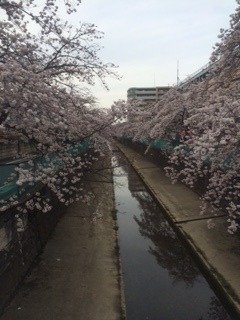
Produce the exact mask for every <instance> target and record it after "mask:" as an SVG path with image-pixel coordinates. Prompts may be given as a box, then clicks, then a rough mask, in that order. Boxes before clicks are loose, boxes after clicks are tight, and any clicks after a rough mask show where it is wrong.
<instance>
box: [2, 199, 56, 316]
mask: <svg viewBox="0 0 240 320" xmlns="http://www.w3.org/2000/svg"><path fill="white" fill-rule="evenodd" d="M52 201H54V200H52ZM61 212H62V210H61V208H60V207H59V206H57V207H55V209H54V210H52V211H51V212H48V213H42V212H39V211H38V212H37V211H35V212H31V213H29V214H19V213H18V212H17V210H16V209H14V208H12V209H9V210H7V211H5V212H1V213H0V314H1V313H2V311H3V308H4V307H5V305H6V304H7V303H8V301H9V300H10V298H11V297H12V295H13V293H14V292H15V290H16V288H17V287H18V285H19V283H20V282H21V280H22V278H23V277H24V276H25V274H26V272H27V271H28V270H29V268H30V266H31V264H32V263H33V261H34V259H35V258H36V257H37V256H38V255H39V253H40V252H41V251H42V248H43V247H44V245H45V243H46V242H47V240H48V238H49V235H50V234H51V232H52V231H53V229H54V227H55V226H56V224H57V222H58V220H59V218H60V216H61Z"/></svg>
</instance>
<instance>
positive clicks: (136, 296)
mask: <svg viewBox="0 0 240 320" xmlns="http://www.w3.org/2000/svg"><path fill="white" fill-rule="evenodd" d="M113 162H114V165H115V166H117V167H116V168H115V169H114V183H115V198H116V209H117V212H118V213H117V214H118V226H119V245H120V255H121V262H122V271H123V282H124V291H125V300H126V313H127V319H128V320H146V319H149V320H175V319H176V320H228V319H232V318H230V316H229V315H228V314H227V312H226V310H225V309H224V307H223V306H222V304H221V303H220V301H219V300H218V298H217V297H216V295H215V294H214V292H213V291H212V289H211V288H210V286H209V284H208V282H207V281H206V280H205V278H204V277H203V275H202V274H201V272H200V270H199V268H198V267H197V265H196V264H195V262H194V261H193V260H192V258H191V256H190V255H189V253H188V251H187V250H186V249H185V247H184V246H183V244H182V243H181V241H180V239H179V238H178V236H177V234H176V233H175V232H174V231H173V229H172V228H171V226H170V225H169V224H168V222H167V220H166V219H165V217H164V215H163V213H162V211H161V209H160V208H159V207H158V206H157V205H156V203H155V202H154V201H153V199H152V197H151V196H150V195H149V193H148V192H147V190H146V189H145V187H144V185H143V184H142V182H141V181H140V179H139V178H138V176H137V175H136V174H135V172H134V171H133V169H132V168H131V167H130V166H129V165H128V164H127V162H126V161H125V160H124V159H123V158H122V157H120V154H119V153H118V152H116V156H115V158H114V159H113Z"/></svg>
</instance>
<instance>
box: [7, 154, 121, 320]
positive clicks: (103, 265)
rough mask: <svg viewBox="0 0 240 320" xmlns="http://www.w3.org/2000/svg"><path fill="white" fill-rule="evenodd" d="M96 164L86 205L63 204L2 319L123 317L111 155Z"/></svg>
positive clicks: (114, 319) (88, 180)
mask: <svg viewBox="0 0 240 320" xmlns="http://www.w3.org/2000/svg"><path fill="white" fill-rule="evenodd" d="M98 165H99V167H98V168H95V173H94V174H93V173H92V174H91V173H90V174H88V175H87V176H86V183H85V187H84V189H85V192H92V193H93V194H94V199H93V200H92V202H91V205H90V206H88V205H86V204H85V203H83V202H81V201H79V202H77V203H75V204H73V205H71V206H70V207H68V208H67V209H66V212H65V214H64V215H63V217H62V218H61V220H60V221H59V223H58V225H57V226H56V228H55V230H54V232H53V233H52V236H51V237H50V239H49V241H48V243H47V244H46V246H45V248H44V250H43V253H42V254H41V255H40V256H39V258H38V259H37V261H36V262H35V265H34V266H33V268H32V270H31V271H30V272H29V274H28V275H27V276H26V278H25V279H24V281H23V282H22V284H21V286H20V288H19V290H18V291H17V293H16V295H15V297H14V298H13V300H12V302H11V303H10V304H9V306H8V307H7V308H6V309H5V312H4V314H3V315H2V317H1V320H22V319H24V320H61V319H62V320H75V319H76V320H79V319H84V320H99V319H101V320H120V319H123V317H124V313H123V305H122V296H121V278H120V271H119V257H118V245H117V234H116V223H115V220H114V210H115V209H114V208H115V206H114V192H113V181H112V171H111V169H110V168H111V162H110V157H108V159H105V163H104V164H103V163H99V164H98ZM104 168H106V169H104Z"/></svg>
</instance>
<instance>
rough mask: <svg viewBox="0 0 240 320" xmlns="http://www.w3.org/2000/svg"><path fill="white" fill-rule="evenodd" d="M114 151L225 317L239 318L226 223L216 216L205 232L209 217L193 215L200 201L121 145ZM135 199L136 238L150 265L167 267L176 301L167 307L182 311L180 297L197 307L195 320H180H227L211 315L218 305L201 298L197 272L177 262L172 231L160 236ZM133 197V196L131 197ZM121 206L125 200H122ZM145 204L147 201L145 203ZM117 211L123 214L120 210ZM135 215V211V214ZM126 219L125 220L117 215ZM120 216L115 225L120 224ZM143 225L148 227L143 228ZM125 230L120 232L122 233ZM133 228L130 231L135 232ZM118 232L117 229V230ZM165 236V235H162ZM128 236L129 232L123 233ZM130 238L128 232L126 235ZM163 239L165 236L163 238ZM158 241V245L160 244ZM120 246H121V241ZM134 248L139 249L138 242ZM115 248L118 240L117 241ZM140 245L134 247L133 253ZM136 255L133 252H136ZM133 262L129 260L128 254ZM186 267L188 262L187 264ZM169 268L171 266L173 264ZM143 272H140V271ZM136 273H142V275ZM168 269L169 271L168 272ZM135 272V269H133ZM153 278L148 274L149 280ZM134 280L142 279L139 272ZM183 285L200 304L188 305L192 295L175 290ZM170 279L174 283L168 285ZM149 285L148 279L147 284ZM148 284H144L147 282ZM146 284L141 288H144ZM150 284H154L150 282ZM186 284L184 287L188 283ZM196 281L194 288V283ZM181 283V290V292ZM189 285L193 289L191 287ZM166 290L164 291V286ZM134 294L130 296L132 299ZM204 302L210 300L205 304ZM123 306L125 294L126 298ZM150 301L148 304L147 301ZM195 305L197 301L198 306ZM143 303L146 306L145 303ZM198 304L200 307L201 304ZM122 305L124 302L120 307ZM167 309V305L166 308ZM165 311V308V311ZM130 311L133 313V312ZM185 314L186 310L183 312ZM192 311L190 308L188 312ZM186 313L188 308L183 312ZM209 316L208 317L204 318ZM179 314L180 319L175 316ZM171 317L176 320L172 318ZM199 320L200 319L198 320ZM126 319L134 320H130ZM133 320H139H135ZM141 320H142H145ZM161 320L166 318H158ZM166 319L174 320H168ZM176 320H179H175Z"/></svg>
mask: <svg viewBox="0 0 240 320" xmlns="http://www.w3.org/2000/svg"><path fill="white" fill-rule="evenodd" d="M117 146H118V148H119V149H120V150H121V151H122V152H123V153H124V154H125V156H126V157H127V159H128V160H129V162H130V163H131V165H132V166H133V167H134V169H135V170H136V172H137V173H138V175H139V176H140V177H141V178H142V180H143V182H144V184H145V185H146V186H147V189H148V191H150V193H151V195H152V196H153V198H154V201H156V202H157V203H158V204H159V205H161V207H162V208H163V209H164V210H163V211H164V216H165V217H167V219H168V220H169V221H170V224H171V226H172V227H173V229H174V231H177V233H178V234H180V236H181V238H182V239H184V241H185V242H186V244H187V247H188V248H189V249H190V251H191V252H192V256H193V257H194V259H196V260H197V262H198V264H199V265H200V267H201V269H203V270H204V272H205V274H206V275H207V278H208V280H209V282H210V283H211V285H212V286H213V287H214V289H215V291H216V292H217V293H218V296H219V297H221V300H222V301H223V302H224V303H226V305H228V306H229V307H230V310H231V313H232V312H233V315H232V319H239V318H240V316H239V314H240V312H239V311H240V308H239V306H240V304H239V301H240V300H239V298H240V281H239V280H240V276H239V263H240V254H239V253H240V252H239V247H240V239H239V237H237V236H231V235H229V234H228V233H227V232H226V222H225V219H224V218H223V217H222V216H221V213H219V217H216V216H214V219H215V220H216V227H215V228H214V229H212V230H209V229H208V228H207V219H208V217H209V216H211V213H209V214H207V216H205V217H201V216H200V215H199V211H200V210H199V206H200V200H199V199H198V196H197V195H196V194H195V193H194V192H193V191H191V190H189V189H188V188H186V187H185V186H184V185H182V184H181V183H177V184H176V185H173V184H172V183H171V181H169V180H168V179H167V178H166V177H165V175H164V173H163V171H162V170H161V169H160V168H158V167H157V166H156V165H155V164H154V163H152V162H151V161H149V160H147V159H146V158H145V157H143V156H141V155H140V154H138V153H136V152H135V151H133V150H132V149H131V148H129V147H126V146H125V145H122V144H119V143H117ZM131 193H132V195H134V197H135V201H137V204H135V206H136V207H139V205H140V204H141V205H142V204H143V205H144V209H141V210H142V213H140V216H138V217H137V216H136V215H135V213H134V214H133V216H134V215H135V218H134V219H135V221H136V223H137V224H138V228H139V231H140V234H141V235H142V236H143V237H145V238H146V239H148V241H149V240H151V243H150V244H148V247H149V252H151V255H152V256H154V257H155V260H157V261H158V264H159V262H160V264H162V265H165V269H166V266H167V265H171V267H170V271H167V273H169V274H170V275H171V276H170V277H171V278H172V282H173V283H175V284H174V286H175V289H176V291H175V292H176V293H177V292H178V294H177V295H176V296H172V298H169V299H167V300H168V301H170V300H171V301H174V304H176V306H178V305H183V306H184V308H187V307H186V305H185V304H184V303H183V302H182V296H184V295H186V297H187V300H188V299H189V301H188V302H189V303H190V306H191V305H194V302H193V301H192V300H191V299H193V300H194V301H195V303H196V301H197V305H198V303H199V304H200V305H201V303H203V309H202V312H203V313H202V315H199V317H198V315H195V318H194V317H191V316H190V314H188V317H186V315H185V318H184V316H183V318H182V319H227V318H226V315H225V314H224V312H222V311H216V310H218V307H219V302H216V301H217V300H216V298H215V297H213V296H211V294H209V293H206V291H205V289H203V287H204V286H205V284H204V286H203V283H202V280H200V279H199V271H195V268H193V267H191V263H188V262H187V263H184V262H181V261H184V259H183V260H181V259H180V257H181V255H182V253H181V254H180V253H179V252H182V251H181V250H180V249H179V248H178V246H176V247H175V246H174V245H173V242H174V241H173V239H174V237H171V234H172V231H170V229H169V227H167V229H166V231H163V225H164V224H165V222H163V221H161V219H162V218H160V214H157V215H156V214H154V213H153V211H152V209H151V210H147V209H146V207H147V203H148V202H149V201H146V194H145V193H144V192H142V191H140V190H138V191H135V192H131ZM137 194H138V195H137ZM124 201H125V202H126V200H124ZM150 202H151V201H150ZM120 211H123V212H124V211H126V210H125V209H123V210H122V209H121V210H120ZM135 211H136V210H135ZM123 216H126V214H123ZM121 217H122V216H121V214H120V219H122V218H121ZM148 224H149V225H148ZM126 228H129V227H126V226H125V229H126ZM135 228H136V227H135ZM120 229H121V228H120ZM167 230H168V231H167ZM129 231H131V230H129ZM128 234H131V232H128ZM165 234H166V235H165ZM126 238H127V240H126V241H127V244H128V245H129V247H131V246H132V241H133V240H132V239H129V236H126ZM158 238H159V240H161V241H163V242H162V243H165V244H167V245H168V246H169V248H170V250H167V249H166V248H163V247H162V245H160V246H159V245H156V243H157V242H158V240H157V239H158ZM160 238H162V239H160ZM124 241H125V240H124ZM136 243H138V244H139V243H140V240H139V239H138V240H137V241H136ZM120 246H122V244H121V240H120ZM139 247H140V245H137V248H139ZM136 250H137V249H135V251H136ZM128 256H129V257H130V258H131V260H132V261H135V260H136V259H134V258H133V257H132V255H131V254H129V253H128ZM133 256H134V254H133ZM187 261H189V259H187ZM174 262H175V263H174ZM144 268H145V267H144ZM144 268H142V270H143V269H144ZM171 268H172V271H171ZM133 269H135V266H134V267H133ZM154 274H155V273H154V272H153V275H154ZM140 277H142V273H141V272H140ZM185 277H186V280H187V282H186V283H188V285H187V286H188V287H191V286H192V287H193V288H195V289H196V288H197V287H198V289H199V290H200V292H201V291H202V292H203V298H201V299H200V300H199V296H198V295H196V296H195V297H196V299H194V298H193V297H194V295H195V293H194V291H195V289H194V290H193V289H192V290H193V291H192V293H190V292H191V290H189V289H188V290H189V291H187V292H188V293H183V292H182V291H181V289H180V287H181V285H180V283H184V278H185ZM173 279H176V280H173ZM150 280H151V279H150ZM150 280H148V281H150ZM148 281H146V282H145V283H148ZM151 281H152V283H154V282H155V281H156V279H155V278H154V276H153V278H152V280H151ZM188 281H189V282H188ZM195 281H196V282H195ZM186 283H185V286H186ZM193 283H196V284H194V285H193ZM166 287H167V285H166ZM139 291H140V292H145V291H147V289H144V286H143V287H142V288H141V289H139ZM165 292H166V295H164V296H163V298H162V299H165V298H166V296H168V295H167V292H168V290H166V289H165ZM151 293H152V291H151V290H149V291H147V297H152V296H156V295H157V296H158V294H157V293H154V294H153V295H151ZM134 295H135V293H134V294H133V295H132V294H131V296H134ZM177 296H180V300H179V302H178V301H177ZM209 299H210V300H209ZM126 300H127V294H126ZM150 300H151V299H150ZM198 300H199V301H198ZM147 301H148V300H147ZM201 301H202V302H201ZM126 304H127V302H126ZM168 305H169V303H168ZM139 308H143V304H140V307H139ZM169 308H170V307H169ZM135 309H136V308H135ZM187 309H188V308H187ZM194 309H195V308H194ZM210 309H211V310H212V314H213V315H212V318H211V317H210V313H211V311H210ZM189 310H191V308H190V309H189ZM209 312H210V313H209ZM180 314H181V313H180ZM175 316H176V314H175ZM201 317H203V318H201ZM129 319H131V320H132V319H135V318H132V317H130V318H129ZM136 319H140V318H137V317H136ZM142 319H148V318H147V316H146V318H142ZM149 319H161V318H156V317H155V318H154V317H153V318H151V317H149ZM162 319H164V320H165V319H167V318H164V317H163V318H162ZM169 319H175V318H174V317H172V318H171V316H170V318H169ZM176 319H181V318H179V317H178V315H177V317H176Z"/></svg>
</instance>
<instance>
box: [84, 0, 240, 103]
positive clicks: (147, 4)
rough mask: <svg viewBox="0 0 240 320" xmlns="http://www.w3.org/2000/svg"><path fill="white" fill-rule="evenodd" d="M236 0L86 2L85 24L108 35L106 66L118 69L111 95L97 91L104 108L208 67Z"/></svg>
mask: <svg viewBox="0 0 240 320" xmlns="http://www.w3.org/2000/svg"><path fill="white" fill-rule="evenodd" d="M236 7H237V3H236V1H235V0H201V1H199V0H144V1H143V0H83V1H82V4H81V5H80V8H79V11H80V15H79V18H80V20H81V21H85V22H92V23H94V24H96V25H97V27H98V29H99V30H100V31H103V32H104V33H105V35H104V39H102V40H101V45H102V46H103V47H104V48H103V49H102V51H101V58H102V59H103V61H104V62H113V63H114V64H116V65H118V66H119V68H118V73H119V74H120V75H121V76H122V79H121V80H120V81H118V80H114V79H111V78H109V79H108V81H107V83H108V85H109V89H110V90H109V91H106V90H105V89H104V88H103V87H102V86H101V85H99V84H97V85H96V86H95V87H93V88H92V92H93V95H94V96H96V97H97V99H98V101H99V105H100V106H101V107H109V106H111V104H112V103H113V101H116V100H118V99H126V94H127V89H128V88H130V87H151V86H165V85H174V84H176V82H177V61H179V77H180V80H183V79H184V78H186V77H187V76H189V75H190V74H191V73H193V72H195V71H197V70H198V69H199V68H201V67H202V66H203V65H205V64H206V63H208V61H209V57H210V54H211V52H212V47H213V45H214V44H215V43H216V42H217V40H218V38H217V36H218V34H219V30H220V28H228V26H229V15H230V14H231V13H233V12H234V11H235V9H236Z"/></svg>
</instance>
